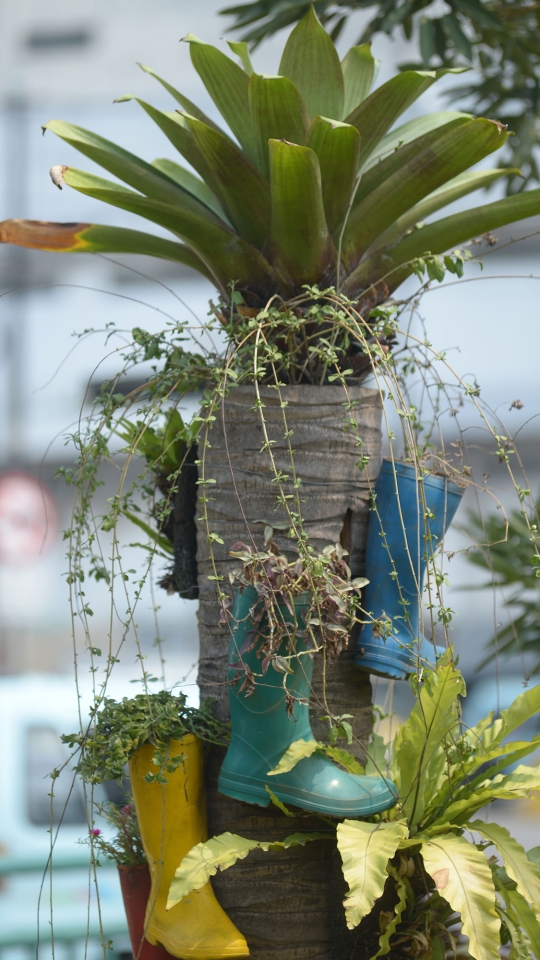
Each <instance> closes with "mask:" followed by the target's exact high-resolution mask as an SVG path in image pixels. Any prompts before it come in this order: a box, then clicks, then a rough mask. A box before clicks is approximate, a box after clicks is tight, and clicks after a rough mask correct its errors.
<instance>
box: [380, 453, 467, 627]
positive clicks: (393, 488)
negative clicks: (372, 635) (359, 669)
mask: <svg viewBox="0 0 540 960" xmlns="http://www.w3.org/2000/svg"><path fill="white" fill-rule="evenodd" d="M463 492H464V491H463V489H462V488H460V487H458V486H457V484H455V483H453V481H452V480H449V479H448V477H442V476H429V477H424V478H420V477H418V476H417V471H416V468H415V466H414V464H408V463H394V464H393V463H392V462H391V461H390V460H383V464H382V467H381V472H380V474H379V478H378V480H377V485H376V487H375V493H376V507H377V510H376V511H373V512H372V513H371V516H370V519H369V527H368V544H367V561H366V563H367V567H366V576H367V577H368V578H369V581H370V582H369V585H368V586H367V588H366V591H365V594H364V599H363V606H364V609H366V610H367V611H369V612H371V613H373V615H374V616H375V617H378V616H380V615H381V614H382V612H383V610H384V612H385V613H386V614H387V615H388V616H389V617H391V618H394V617H404V616H407V619H408V620H409V627H408V632H409V633H411V635H413V636H416V634H417V632H418V618H419V607H420V601H419V597H420V595H421V593H422V589H423V583H424V577H425V572H426V565H427V560H428V559H430V558H431V557H432V556H434V555H435V552H436V550H437V547H438V545H439V542H440V540H441V538H442V537H443V535H444V533H445V531H446V530H447V529H448V527H449V526H450V523H451V522H452V520H453V518H454V515H455V513H456V510H457V508H458V507H459V504H460V502H461V497H462V496H463ZM403 600H405V601H408V603H407V604H405V605H404V604H403V602H401V601H403ZM400 622H402V621H400Z"/></svg>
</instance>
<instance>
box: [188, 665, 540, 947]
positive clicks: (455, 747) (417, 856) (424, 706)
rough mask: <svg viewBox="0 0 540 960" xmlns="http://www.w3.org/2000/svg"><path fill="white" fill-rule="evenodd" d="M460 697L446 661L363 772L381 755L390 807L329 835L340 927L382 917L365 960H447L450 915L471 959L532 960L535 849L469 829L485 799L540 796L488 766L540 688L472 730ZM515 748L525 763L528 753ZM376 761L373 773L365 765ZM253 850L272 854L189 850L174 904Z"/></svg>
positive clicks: (539, 898) (222, 846)
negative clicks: (338, 868) (340, 885)
mask: <svg viewBox="0 0 540 960" xmlns="http://www.w3.org/2000/svg"><path fill="white" fill-rule="evenodd" d="M464 694H465V687H464V684H463V679H462V677H461V674H460V673H459V671H458V670H457V669H456V668H455V666H454V664H453V662H452V660H451V658H450V655H449V654H447V655H446V656H445V657H444V658H442V660H441V661H440V662H439V664H438V666H437V668H436V669H434V670H433V671H432V672H430V673H429V674H427V675H426V676H425V677H424V682H423V684H422V685H421V686H420V688H419V689H418V690H417V697H418V700H417V704H416V706H415V708H414V709H413V712H412V714H411V716H410V717H409V719H408V720H407V721H406V722H405V724H403V725H402V726H400V727H399V729H398V730H397V733H396V735H395V737H394V740H393V743H392V744H390V745H388V746H385V745H384V744H382V742H381V738H380V737H376V738H375V740H374V747H373V754H374V756H372V759H371V761H370V762H371V765H372V766H371V769H370V771H369V772H371V773H375V772H379V773H380V772H381V770H382V772H384V767H385V753H387V752H388V753H389V757H390V770H389V776H390V777H391V778H392V780H393V781H394V782H395V783H396V784H397V785H398V787H399V788H400V797H399V800H398V803H397V805H396V806H395V807H394V808H393V809H392V810H389V811H387V812H386V813H385V814H378V815H376V816H375V817H373V818H371V820H369V821H360V820H345V821H344V822H343V823H340V824H338V826H337V845H338V848H339V851H340V854H341V857H342V860H343V873H344V877H345V880H346V882H347V884H348V888H349V889H348V894H347V898H346V901H345V912H346V916H347V923H348V925H349V927H351V928H352V927H356V926H357V925H358V924H360V923H362V922H363V921H364V922H365V921H366V920H367V917H368V915H370V914H371V912H372V911H375V913H376V915H378V916H379V925H380V935H379V937H378V949H375V952H374V955H373V958H372V960H375V957H380V956H385V955H388V954H390V955H394V954H393V950H394V947H395V946H397V945H398V944H399V945H400V946H401V949H404V948H406V947H407V945H408V947H409V949H415V950H416V949H418V948H419V945H423V949H424V951H426V950H427V949H428V948H429V949H431V947H432V945H435V946H434V947H433V949H434V950H435V947H436V949H437V950H438V951H439V953H438V954H437V955H438V956H440V957H443V956H444V955H445V951H450V952H452V951H453V950H454V949H455V946H456V943H455V940H454V935H453V933H452V929H453V928H455V925H456V914H459V916H460V918H461V929H462V932H463V933H464V934H465V935H466V936H467V937H468V938H469V955H470V956H471V957H472V958H474V960H496V958H497V957H498V956H499V944H500V943H505V942H511V944H512V949H513V950H514V954H512V955H515V956H516V957H518V956H519V957H522V956H523V957H527V956H530V953H529V954H526V953H523V949H524V946H523V945H524V944H525V945H528V946H529V947H530V946H531V945H533V947H532V949H534V945H536V944H538V943H540V923H539V920H540V917H539V914H540V910H539V906H538V904H539V903H540V873H539V870H538V864H539V863H540V855H539V854H538V850H536V851H531V852H530V854H529V855H527V854H526V853H525V851H524V850H523V848H522V847H521V846H520V845H519V844H518V843H517V842H516V841H515V840H514V839H513V838H512V837H511V836H510V834H509V833H508V831H507V830H505V829H504V828H503V827H500V826H498V825H497V824H496V823H493V822H492V821H491V818H490V820H489V822H484V821H482V820H472V819H471V817H472V816H474V814H475V813H477V811H478V810H479V809H480V808H481V807H484V806H485V805H486V804H488V803H490V802H491V800H493V799H497V798H498V799H506V800H510V799H516V798H519V797H527V796H530V795H531V791H533V790H538V789H539V788H540V771H539V770H538V769H537V768H535V767H523V766H521V767H518V768H517V769H516V770H515V771H513V772H512V773H510V774H501V773H495V775H493V776H488V775H487V773H486V763H487V762H488V761H489V759H493V757H494V756H498V757H500V758H502V759H501V763H504V764H506V765H507V764H508V763H509V761H510V758H511V757H512V756H513V754H514V753H515V748H516V746H517V745H516V744H512V743H504V744H503V743H502V740H503V739H504V738H505V737H506V736H507V735H508V734H509V733H511V731H512V729H515V727H516V726H519V725H520V724H521V723H522V722H523V720H524V719H526V718H527V716H531V715H532V714H533V713H534V712H536V710H537V709H538V707H539V697H540V693H539V692H538V688H536V692H535V691H534V690H528V691H526V692H525V694H522V695H521V696H520V697H519V698H518V699H517V700H516V701H515V703H514V704H513V705H512V706H511V707H510V708H509V709H508V710H507V711H505V712H504V714H503V715H502V716H501V717H500V718H499V719H497V720H494V718H493V715H490V716H488V717H486V718H485V719H484V720H483V721H481V723H480V724H479V725H477V727H476V728H475V730H474V731H471V730H467V729H465V728H464V727H463V726H462V724H461V720H460V709H459V698H460V697H461V696H464ZM519 746H520V749H522V750H523V751H526V752H529V753H532V752H533V750H534V749H535V747H536V743H534V742H531V743H527V744H523V743H521V744H520V745H519ZM320 748H321V746H320V745H319V744H317V743H316V741H311V742H307V741H298V742H297V743H295V744H293V745H292V747H290V748H289V750H288V751H287V753H286V754H285V755H284V757H283V758H282V760H281V761H280V764H279V765H278V768H276V771H278V770H279V771H281V770H289V769H291V768H292V767H293V766H294V764H295V763H297V762H298V761H299V760H301V759H302V758H303V757H306V756H309V755H311V753H312V752H314V751H315V750H316V749H320ZM371 752H372V751H368V753H371ZM375 755H376V767H377V768H378V769H376V768H375V767H374V765H373V764H374V759H375ZM494 769H495V770H496V768H494ZM297 836H298V835H297ZM300 836H301V835H300ZM304 837H305V839H306V840H310V839H314V838H313V836H311V835H309V834H305V835H304ZM475 838H479V840H478V842H475ZM289 839H290V838H289ZM286 842H287V841H286ZM491 845H494V846H495V847H496V849H497V852H498V854H499V856H500V858H501V860H502V862H503V865H504V867H499V866H497V864H496V863H495V861H494V860H493V859H491V860H488V857H487V856H486V853H484V850H485V849H487V850H488V852H489V847H490V846H491ZM257 847H258V848H259V849H262V850H270V849H271V845H270V844H257V842H256V841H254V840H245V839H244V838H241V837H231V835H224V836H223V837H219V838H213V839H212V840H210V841H208V843H207V844H202V845H199V846H198V847H195V848H194V850H192V851H191V853H190V854H188V856H187V857H186V858H185V859H184V861H183V862H182V864H180V866H179V868H178V870H177V872H176V879H175V881H174V882H175V884H177V886H176V887H175V898H174V902H178V900H179V899H180V898H181V896H186V895H187V894H188V893H189V891H190V890H192V889H194V888H195V887H194V884H195V883H196V884H197V885H198V886H201V885H202V884H203V883H204V882H205V880H206V879H208V877H209V876H211V875H212V874H213V872H215V869H216V868H217V866H219V867H220V868H221V869H226V868H227V867H229V866H232V865H233V863H235V862H236V860H237V859H238V858H239V857H244V856H247V854H248V853H249V852H250V851H251V850H253V849H255V848H257ZM497 894H499V895H500V896H501V898H502V899H501V900H499V899H498V898H497ZM503 902H504V906H503V905H502V904H503ZM361 929H365V928H364V927H362V928H361ZM520 950H521V951H522V952H521V953H520V952H519V951H520ZM404 955H405V954H404ZM435 955H436V954H435V952H434V953H433V956H435Z"/></svg>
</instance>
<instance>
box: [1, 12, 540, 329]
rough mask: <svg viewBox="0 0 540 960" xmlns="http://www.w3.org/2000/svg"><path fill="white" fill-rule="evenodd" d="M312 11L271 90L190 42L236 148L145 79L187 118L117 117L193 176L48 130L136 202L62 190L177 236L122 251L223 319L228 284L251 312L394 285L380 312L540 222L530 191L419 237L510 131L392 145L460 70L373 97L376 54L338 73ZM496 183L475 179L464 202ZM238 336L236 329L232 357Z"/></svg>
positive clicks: (93, 188) (462, 122)
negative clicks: (206, 284)
mask: <svg viewBox="0 0 540 960" xmlns="http://www.w3.org/2000/svg"><path fill="white" fill-rule="evenodd" d="M385 2H386V0H385ZM407 2H408V0H407ZM456 2H457V0H456ZM460 2H461V0H460ZM294 8H295V12H297V11H298V6H297V5H296V4H295V5H294ZM261 9H262V8H261V7H260V5H259V13H260V11H261ZM317 9H320V10H321V12H323V13H324V12H325V10H326V7H325V4H324V3H323V4H320V3H318V4H315V5H314V7H311V6H307V7H306V5H304V10H305V15H304V16H303V17H302V19H301V20H300V22H299V23H298V24H297V26H296V27H295V28H294V30H293V31H292V32H291V34H290V36H289V38H288V40H287V43H286V45H285V49H284V51H283V57H282V60H281V64H280V68H279V71H280V75H279V76H277V77H267V76H263V75H260V74H257V73H256V72H255V71H254V70H253V69H252V65H251V61H250V60H249V58H248V54H247V49H246V47H245V45H236V44H233V45H232V47H231V52H232V53H236V54H237V55H238V57H239V58H240V61H241V65H238V64H237V63H236V62H235V61H234V60H232V59H231V58H230V57H228V56H227V55H226V54H225V53H223V52H222V51H221V50H219V49H217V48H216V47H213V46H212V45H211V44H207V43H204V42H203V41H201V40H199V39H198V38H196V37H193V36H192V35H189V36H188V37H186V38H185V40H186V42H188V43H189V46H190V54H191V59H192V63H193V66H194V68H195V70H196V71H197V72H198V74H199V76H200V78H201V80H202V82H203V83H204V85H205V87H206V90H207V92H208V93H209V95H210V96H211V97H212V99H213V101H214V103H215V105H216V107H217V109H218V110H219V111H220V113H221V115H222V117H223V120H224V121H225V124H227V126H228V127H229V129H230V131H231V133H232V134H233V136H234V137H236V139H237V141H238V144H239V146H237V144H236V143H235V142H234V141H233V139H232V138H231V137H230V136H229V134H228V133H227V132H225V131H224V130H221V129H220V128H219V127H218V126H217V125H216V124H215V123H214V122H212V121H210V120H209V118H208V117H207V116H206V115H205V114H204V113H203V111H201V110H200V109H199V108H197V106H196V105H195V104H193V103H192V102H191V101H190V100H188V99H187V98H186V97H184V96H183V94H182V93H181V92H180V91H178V90H176V88H175V87H173V86H171V85H170V84H169V83H167V82H166V81H164V80H162V79H161V77H158V76H157V75H156V74H154V73H153V71H151V70H150V69H149V68H147V67H144V68H143V69H144V70H145V71H146V72H147V73H148V74H149V75H152V76H154V77H155V78H156V79H157V81H158V82H159V83H160V84H162V86H164V87H165V89H166V90H167V91H168V92H169V94H170V95H171V96H172V97H173V99H174V101H176V102H179V103H180V104H181V106H182V107H183V112H178V111H177V110H172V111H162V110H158V109H156V108H155V107H153V106H152V105H151V104H150V103H148V102H147V101H145V100H142V99H140V98H132V97H131V96H125V97H120V98H119V102H125V101H129V100H132V99H135V100H136V102H137V103H138V104H139V106H140V107H142V109H143V111H144V112H145V113H146V114H147V116H148V117H150V118H151V120H152V121H154V122H155V123H156V124H157V125H158V126H159V127H160V129H161V130H162V131H163V132H164V133H165V135H166V136H167V137H168V139H169V141H170V142H171V143H172V144H173V146H174V147H175V148H176V149H177V151H178V152H179V153H180V155H181V157H182V158H183V160H184V161H185V162H187V163H188V164H189V165H190V166H191V168H192V169H193V170H194V171H195V174H193V173H191V172H190V171H188V170H187V169H185V168H184V167H183V166H182V165H181V164H179V163H177V162H176V160H170V161H167V160H164V159H162V158H161V159H159V160H157V161H155V162H154V163H147V162H146V161H144V160H142V159H141V158H139V157H137V156H136V155H134V154H132V153H130V152H128V151H126V150H123V149H122V148H121V147H119V146H117V145H116V144H114V143H112V142H111V141H108V140H106V139H104V138H103V137H100V136H98V135H96V134H94V133H92V132H90V131H87V130H84V129H83V128H81V127H78V126H75V125H73V124H69V123H65V122H63V121H58V120H54V121H51V122H50V123H48V124H46V125H45V126H46V128H47V129H49V130H51V131H52V132H54V133H56V134H57V135H58V136H60V137H61V138H62V139H63V140H65V141H66V142H67V143H69V144H70V145H71V146H73V147H74V148H75V149H77V150H79V151H80V152H81V153H83V154H84V155H85V156H87V157H89V158H90V159H91V160H93V161H94V162H96V163H98V164H99V165H100V166H101V167H103V168H104V169H105V170H107V171H109V172H110V173H112V174H113V175H114V176H115V177H117V178H118V179H119V180H120V181H122V183H123V184H126V185H127V186H123V185H121V184H119V183H118V182H113V181H110V180H106V179H104V178H102V177H97V176H95V175H93V174H89V173H86V172H84V171H81V170H76V169H75V168H73V167H67V166H59V167H55V168H53V179H54V182H55V183H56V184H57V186H60V187H61V186H62V185H63V184H67V185H68V186H70V187H72V188H73V189H75V190H78V191H79V192H81V193H83V194H84V195H85V196H90V197H93V198H95V199H97V200H101V201H103V202H105V203H108V204H111V205H113V206H116V207H119V208H120V209H123V210H127V211H129V212H131V213H133V214H135V215H137V216H141V217H143V218H145V219H146V220H148V221H150V223H155V224H157V225H158V226H160V227H164V228H165V229H167V230H169V231H170V232H171V233H172V234H173V235H174V238H175V241H177V240H180V241H181V243H177V242H171V241H169V242H168V243H169V246H167V247H164V246H163V243H164V242H165V241H161V240H160V238H153V237H152V235H145V234H140V235H139V234H137V236H135V235H134V232H133V231H131V232H130V233H129V236H128V234H127V233H122V234H120V233H118V234H117V235H116V236H117V242H118V247H117V249H118V250H125V249H126V245H127V246H129V245H130V244H131V249H137V248H139V249H140V250H141V251H143V250H144V252H147V253H148V252H155V255H157V256H165V257H167V258H175V259H178V260H179V261H180V262H183V263H187V264H189V265H190V266H192V267H193V268H194V269H195V270H198V272H199V273H202V274H203V275H204V276H205V277H207V278H209V279H211V280H212V281H213V283H214V284H215V286H216V287H217V289H218V290H219V292H220V294H221V297H222V299H223V302H224V303H225V304H226V305H228V306H230V304H231V302H232V303H234V300H233V299H232V297H231V284H234V289H235V292H236V293H237V294H239V295H241V297H242V301H241V304H237V305H239V306H240V305H244V304H245V305H246V306H247V308H248V309H250V310H253V309H259V308H263V307H265V305H266V304H267V303H268V301H269V300H270V299H271V298H275V297H276V296H277V297H279V298H280V299H281V300H282V301H285V302H287V301H290V300H291V299H292V298H294V297H297V296H299V295H300V294H301V291H302V289H303V288H304V287H305V285H306V284H322V285H323V286H326V287H328V286H333V287H335V289H336V291H337V292H338V293H340V292H344V293H346V295H347V296H348V297H349V298H350V299H351V300H354V301H356V300H357V299H358V298H359V297H360V296H361V295H362V294H363V293H365V292H366V291H368V290H371V287H372V284H373V283H374V282H376V281H378V280H380V279H382V278H384V281H385V285H384V286H383V287H381V288H380V290H379V291H378V296H377V299H378V301H379V302H381V301H382V300H384V299H386V298H387V297H388V295H389V293H392V291H393V290H395V289H396V288H397V287H398V286H399V284H400V283H402V282H403V280H404V279H405V278H406V277H407V276H409V275H410V274H411V273H412V272H413V271H414V266H413V261H415V260H416V259H417V258H418V257H419V256H421V257H423V256H424V255H426V256H427V257H428V258H429V256H430V255H431V256H435V257H436V256H437V255H438V254H441V253H445V252H446V251H447V250H448V249H449V248H452V247H455V246H456V245H459V244H461V243H464V242H467V241H469V240H470V239H471V238H472V237H475V236H477V235H478V234H480V233H483V232H485V231H486V230H492V229H495V228H496V227H498V226H499V225H502V224H504V223H508V222H511V221H512V220H514V219H519V218H523V217H528V216H532V215H534V214H536V213H538V212H540V191H531V192H529V193H527V194H526V195H525V194H524V195H523V197H522V198H521V199H522V200H523V201H524V202H522V203H517V202H516V203H514V202H513V200H516V199H517V198H511V199H510V200H509V201H507V205H506V206H505V205H503V206H501V205H500V204H499V205H497V204H490V205H488V206H487V207H486V208H479V210H476V211H469V212H468V215H467V216H463V214H457V215H454V216H453V217H449V218H446V220H443V221H435V223H434V224H431V225H429V226H424V225H423V221H422V220H421V218H420V217H419V216H418V217H417V216H416V213H413V211H414V210H415V208H416V207H418V206H419V205H420V212H422V205H423V204H424V205H425V207H424V211H425V214H426V215H427V214H428V213H431V212H434V211H435V210H438V209H440V208H441V207H442V206H444V205H446V204H447V203H449V202H451V201H452V200H453V199H455V195H456V194H455V191H453V190H452V189H449V190H445V189H444V188H445V187H446V186H447V185H448V184H449V182H450V183H452V182H453V181H455V179H456V178H459V177H460V176H461V175H462V174H464V173H465V171H467V170H469V168H470V167H471V166H474V165H475V164H477V163H478V162H479V161H480V160H482V159H483V158H485V157H487V156H488V155H489V154H490V153H492V152H493V151H494V150H498V149H500V148H501V147H502V146H503V145H504V143H505V141H506V139H507V131H506V129H505V127H504V126H503V125H502V124H500V123H497V122H494V121H492V120H486V119H483V118H472V119H471V118H470V117H469V116H467V115H465V114H463V115H456V114H455V113H449V114H447V115H446V116H444V115H443V117H442V118H441V116H440V114H437V115H435V117H434V118H430V117H429V116H428V117H425V118H420V119H419V120H417V121H414V122H412V123H409V124H404V125H402V126H401V128H399V130H392V128H393V127H394V125H395V124H396V123H397V122H398V121H399V118H400V116H401V115H402V114H403V112H404V111H405V110H407V108H408V107H410V106H411V104H412V103H414V101H415V100H416V99H417V98H418V97H419V96H420V95H421V94H422V93H423V92H424V91H425V90H427V89H428V88H429V87H431V86H432V85H433V84H434V83H436V82H437V81H438V80H439V79H440V78H441V77H443V76H445V75H446V74H447V73H448V71H449V70H454V72H455V70H457V71H458V72H459V69H460V68H459V67H458V68H454V67H451V66H449V64H448V63H447V58H446V54H444V53H443V55H442V56H441V59H442V63H441V68H440V69H435V70H431V69H425V66H426V65H425V64H421V65H420V66H421V67H422V69H407V70H405V71H404V72H402V73H401V74H399V75H398V76H396V77H393V78H392V79H391V80H389V81H387V82H386V83H384V84H382V86H380V87H379V88H378V89H376V90H374V91H373V92H370V86H371V83H372V81H373V77H374V73H375V63H374V61H373V58H372V57H371V54H370V51H369V48H368V47H366V45H365V44H362V45H360V46H357V47H353V48H352V49H351V51H350V52H349V54H348V55H347V56H346V58H345V60H344V62H343V64H341V63H340V61H339V58H338V54H337V51H336V48H335V46H334V42H333V40H332V38H331V37H330V36H329V34H328V33H326V31H325V30H324V28H323V26H322V24H321V22H320V20H319V19H318V17H317V15H316V11H317ZM327 19H328V18H327ZM492 19H493V18H492ZM494 22H495V21H494ZM425 32H426V31H425V30H424V33H425ZM454 41H455V37H454ZM454 41H450V40H449V43H453V42H454ZM246 68H247V69H246ZM491 115H493V114H492V111H490V116H491ZM396 137H397V140H396ZM499 173H501V174H502V175H510V176H513V175H514V173H515V171H514V170H512V169H510V170H506V171H504V172H502V171H499ZM361 175H362V177H361ZM360 178H361V180H360ZM494 178H495V175H494V174H493V175H492V176H490V175H489V174H487V175H486V178H485V179H482V178H479V179H475V178H472V179H471V180H469V181H468V183H467V186H464V185H461V186H459V187H458V190H457V194H461V195H464V193H466V192H469V190H472V189H478V188H479V187H480V186H482V185H484V184H485V183H487V182H489V181H490V180H491V179H494ZM359 184H360V186H359ZM368 188H369V189H368ZM434 194H436V196H435V197H434V196H433V195H434ZM417 212H418V211H417ZM388 231H390V233H388ZM0 241H4V242H9V243H18V244H21V245H23V246H33V247H36V248H42V249H48V250H51V249H56V250H60V251H65V252H69V251H71V252H77V251H79V252H80V251H85V250H89V249H93V248H94V247H93V246H92V245H93V244H94V243H97V247H96V249H109V250H113V249H115V248H114V243H115V235H114V234H113V233H111V232H110V228H104V227H98V226H96V225H89V224H71V225H65V224H64V225H58V224H43V223H39V224H33V223H32V222H31V221H6V222H5V223H4V224H2V225H0ZM408 241H409V242H408ZM411 241H412V249H411ZM100 243H101V247H100ZM418 243H419V244H420V246H419V248H418V247H417V248H416V249H415V244H416V245H417V244H418ZM374 250H375V251H376V253H375V254H374V253H373V251H374ZM374 257H375V259H374ZM380 264H385V267H384V269H383V270H382V272H381V270H380V269H379V267H380ZM426 264H427V265H428V272H429V276H430V278H435V279H438V280H440V279H441V278H442V275H441V270H440V268H439V261H438V260H429V259H428V260H426ZM375 305H376V304H375ZM284 312H286V311H284ZM238 315H240V316H241V311H238V312H237V318H238ZM297 319H298V318H297ZM240 326H241V324H239V323H238V319H237V325H236V330H235V334H236V339H237V342H240V341H241V329H240ZM366 326H369V324H366Z"/></svg>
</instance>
